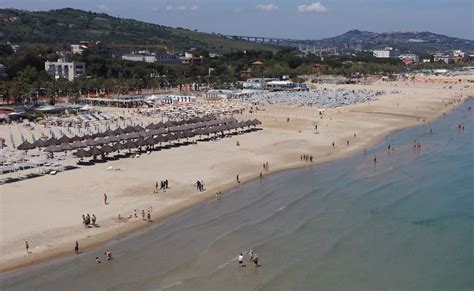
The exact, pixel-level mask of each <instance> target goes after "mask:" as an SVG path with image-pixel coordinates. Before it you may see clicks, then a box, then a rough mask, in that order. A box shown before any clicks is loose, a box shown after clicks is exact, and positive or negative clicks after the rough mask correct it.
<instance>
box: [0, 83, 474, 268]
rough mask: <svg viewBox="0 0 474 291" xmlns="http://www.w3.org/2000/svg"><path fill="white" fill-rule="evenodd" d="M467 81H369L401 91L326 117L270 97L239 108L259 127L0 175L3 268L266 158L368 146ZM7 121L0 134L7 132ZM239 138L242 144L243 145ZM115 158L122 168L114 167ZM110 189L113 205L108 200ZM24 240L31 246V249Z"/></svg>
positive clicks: (125, 226)
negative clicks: (93, 219)
mask: <svg viewBox="0 0 474 291" xmlns="http://www.w3.org/2000/svg"><path fill="white" fill-rule="evenodd" d="M457 79H459V77H456V80H457ZM463 79H466V78H463ZM468 85H469V83H467V82H466V81H465V80H464V81H463V82H462V83H460V84H455V85H452V88H451V89H449V87H448V86H451V85H446V84H442V83H441V84H440V83H427V82H417V83H414V82H409V83H405V82H403V83H402V82H392V83H376V84H374V85H370V86H368V85H364V86H365V87H367V88H370V89H380V88H382V89H385V90H386V91H387V92H390V91H391V90H393V89H397V90H401V93H400V94H388V95H384V96H382V97H381V98H380V100H378V101H375V102H371V103H370V104H358V105H352V106H347V107H343V108H340V109H331V110H326V112H325V114H324V116H323V118H322V119H321V118H320V116H319V115H318V112H317V109H316V108H304V107H288V106H282V105H272V106H264V107H263V108H261V109H262V110H261V111H258V112H257V113H254V114H247V115H244V116H242V117H243V118H249V117H250V118H258V119H259V120H261V121H262V122H263V125H262V128H263V129H264V130H262V131H257V132H252V133H249V134H245V135H240V136H234V137H232V138H226V139H224V140H219V141H212V142H202V143H198V144H196V145H189V146H183V147H179V148H173V149H168V150H162V151H157V152H153V153H152V154H150V155H142V156H141V157H140V158H127V159H121V160H117V161H110V162H107V163H105V164H96V165H94V166H85V167H81V168H80V169H77V170H73V171H67V172H63V173H60V174H58V175H56V176H44V177H39V178H34V179H31V180H26V181H21V182H16V183H11V184H6V185H1V186H0V198H1V200H0V202H1V206H0V218H1V220H0V251H1V254H0V261H1V262H2V264H1V266H0V271H6V270H11V269H13V268H17V267H20V266H25V265H29V264H32V263H35V262H39V261H42V260H45V259H48V258H51V257H53V256H58V255H65V254H73V252H74V242H75V241H76V240H77V241H78V242H79V244H80V247H81V250H82V251H85V250H87V249H88V248H91V247H93V246H94V245H96V244H98V243H101V242H104V241H107V240H110V239H113V238H116V237H120V236H121V235H124V234H126V233H128V232H130V231H132V230H136V229H138V228H141V227H149V226H151V223H147V222H144V221H142V219H141V215H140V212H141V210H142V209H144V210H145V211H147V210H148V209H149V208H150V206H151V207H152V219H153V220H154V223H157V222H159V221H160V220H161V219H163V218H165V217H167V216H169V215H171V214H173V213H176V212H177V211H180V210H183V209H185V208H188V207H191V206H193V205H196V204H197V203H199V202H202V201H203V200H205V199H209V198H212V197H214V195H215V193H216V192H217V191H224V190H226V189H230V188H232V187H236V186H238V184H237V182H236V175H237V174H239V175H240V180H241V181H242V182H245V181H248V180H251V179H254V178H256V177H258V175H259V173H260V172H261V171H262V164H263V163H264V162H267V161H268V162H269V168H270V171H268V172H267V171H263V173H264V175H267V174H269V173H274V172H276V171H280V170H284V169H289V168H296V167H303V166H309V165H310V163H307V162H301V161H300V155H301V154H311V155H313V156H314V158H315V159H314V162H313V164H317V163H321V162H325V161H329V160H334V159H338V158H341V157H343V156H347V155H349V154H354V153H362V152H363V150H364V148H368V147H370V146H371V145H374V144H375V143H377V142H378V141H380V140H382V139H383V138H384V137H385V136H386V135H387V134H389V133H391V132H393V131H395V130H398V129H401V128H405V127H409V126H415V125H419V124H423V119H425V121H424V122H426V123H428V122H430V121H432V120H434V119H436V118H437V117H439V116H441V115H442V114H443V113H445V112H448V111H450V110H452V109H453V108H454V107H455V106H456V105H457V104H459V102H461V99H463V98H466V97H467V96H469V95H471V96H472V95H474V92H473V90H472V88H471V87H472V86H471V87H466V86H468ZM329 86H330V85H328V86H326V87H329ZM339 87H340V86H339ZM345 87H357V88H362V86H361V85H353V86H345ZM288 117H289V118H290V122H287V121H286V119H287V118H288ZM239 118H240V117H239ZM315 124H317V125H318V132H319V133H318V134H316V133H315V130H314V125H315ZM1 127H3V130H2V134H4V133H5V132H7V131H6V129H5V126H1ZM1 127H0V129H1ZM354 133H355V134H356V137H354ZM347 140H349V141H350V145H349V146H347V145H346V141H347ZM237 141H239V143H240V146H236V142H237ZM333 141H334V142H335V144H336V147H335V148H333V147H332V145H331V144H332V142H333ZM369 158H370V157H369ZM109 166H112V167H114V168H116V169H121V170H120V171H108V170H106V168H107V167H109ZM164 179H168V180H169V183H170V188H171V189H168V190H167V191H166V192H160V193H159V194H153V190H154V186H155V182H156V181H160V180H164ZM198 179H199V180H204V182H205V187H206V191H204V192H198V191H196V188H195V186H194V183H195V181H196V180H198ZM104 193H107V195H108V197H109V201H110V204H109V205H104V203H103V194H104ZM224 199H225V197H224ZM134 209H136V210H137V212H138V214H139V218H131V219H124V221H123V222H118V219H117V217H118V214H119V213H120V214H121V216H122V217H124V218H126V217H127V216H128V215H130V214H132V213H133V210H134ZM86 213H90V214H91V215H92V214H95V215H96V216H97V218H98V221H97V223H98V224H99V225H100V227H97V228H89V229H85V228H84V227H83V225H82V214H86ZM25 240H27V241H28V242H29V244H30V249H31V250H32V253H31V254H27V253H26V251H25V246H24V242H25Z"/></svg>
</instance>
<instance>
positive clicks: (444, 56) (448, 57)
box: [433, 53, 453, 64]
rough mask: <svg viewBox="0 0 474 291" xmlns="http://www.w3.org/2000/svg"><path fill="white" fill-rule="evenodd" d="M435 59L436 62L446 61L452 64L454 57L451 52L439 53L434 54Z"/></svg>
mask: <svg viewBox="0 0 474 291" xmlns="http://www.w3.org/2000/svg"><path fill="white" fill-rule="evenodd" d="M433 61H434V62H444V63H446V64H451V63H452V62H453V59H452V57H451V55H449V54H442V53H437V54H435V55H434V56H433Z"/></svg>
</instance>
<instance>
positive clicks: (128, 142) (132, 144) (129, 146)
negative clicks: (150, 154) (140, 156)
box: [123, 140, 137, 149]
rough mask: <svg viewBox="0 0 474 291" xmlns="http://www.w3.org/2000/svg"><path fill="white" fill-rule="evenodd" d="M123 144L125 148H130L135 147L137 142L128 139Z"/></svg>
mask: <svg viewBox="0 0 474 291" xmlns="http://www.w3.org/2000/svg"><path fill="white" fill-rule="evenodd" d="M123 146H124V147H125V148H127V149H132V148H136V147H137V144H136V143H134V142H133V141H131V140H129V141H127V142H126V143H124V144H123Z"/></svg>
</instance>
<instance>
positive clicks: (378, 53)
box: [372, 47, 399, 59]
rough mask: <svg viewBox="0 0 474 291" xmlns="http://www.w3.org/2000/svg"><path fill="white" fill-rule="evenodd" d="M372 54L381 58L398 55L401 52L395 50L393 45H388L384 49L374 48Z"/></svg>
mask: <svg viewBox="0 0 474 291" xmlns="http://www.w3.org/2000/svg"><path fill="white" fill-rule="evenodd" d="M372 54H373V56H374V57H376V58H379V59H388V58H395V57H397V56H398V55H399V52H398V51H395V50H393V48H391V47H386V48H385V49H383V50H373V51H372Z"/></svg>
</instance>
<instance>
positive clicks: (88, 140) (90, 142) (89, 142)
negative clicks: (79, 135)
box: [84, 139, 98, 147]
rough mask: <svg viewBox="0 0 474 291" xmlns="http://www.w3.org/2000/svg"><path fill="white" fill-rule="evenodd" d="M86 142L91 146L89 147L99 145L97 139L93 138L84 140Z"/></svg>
mask: <svg viewBox="0 0 474 291" xmlns="http://www.w3.org/2000/svg"><path fill="white" fill-rule="evenodd" d="M84 144H85V145H86V146H89V147H90V146H95V145H98V143H97V142H96V141H95V140H93V139H86V140H85V141H84Z"/></svg>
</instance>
